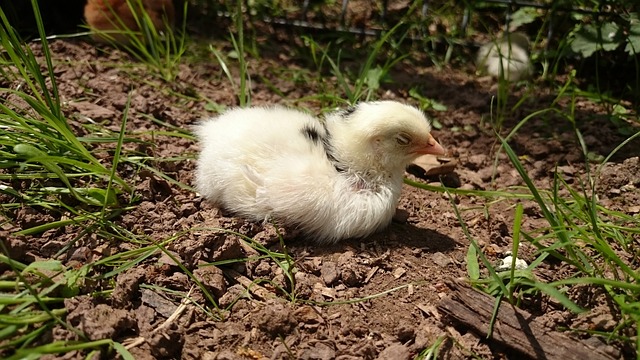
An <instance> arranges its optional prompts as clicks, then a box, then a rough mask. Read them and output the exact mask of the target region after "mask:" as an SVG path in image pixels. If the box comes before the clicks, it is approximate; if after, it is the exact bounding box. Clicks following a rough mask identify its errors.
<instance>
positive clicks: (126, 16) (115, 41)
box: [91, 0, 187, 82]
mask: <svg viewBox="0 0 640 360" xmlns="http://www.w3.org/2000/svg"><path fill="white" fill-rule="evenodd" d="M104 3H105V4H106V10H101V14H100V15H101V17H103V18H104V19H105V20H106V21H107V23H106V24H102V25H101V26H100V27H104V28H97V27H96V28H91V31H92V33H93V35H94V38H95V39H98V40H99V41H101V42H106V43H109V44H111V45H112V46H114V47H122V48H124V49H125V50H127V51H128V52H129V53H130V54H132V55H133V56H134V57H135V58H136V59H137V60H138V61H140V62H142V63H144V64H146V65H147V66H148V67H149V68H150V69H152V70H153V72H155V73H156V74H158V75H159V76H160V78H162V79H163V80H165V81H167V82H171V81H174V80H175V78H176V76H177V74H178V70H179V69H178V65H179V64H180V63H181V61H182V56H183V55H184V53H185V51H186V18H187V2H186V1H185V2H184V3H183V7H182V9H178V10H180V11H182V16H181V18H182V23H181V24H180V28H176V27H174V14H173V10H171V11H168V10H167V11H166V12H162V13H161V14H159V13H157V12H154V13H150V12H148V11H147V10H146V8H145V1H143V0H126V5H127V7H128V11H125V10H122V9H120V10H119V11H120V12H118V11H116V9H114V8H113V7H112V6H111V4H110V3H109V2H107V1H105V2H104ZM171 9H173V8H171ZM152 16H153V17H152ZM158 16H160V18H158ZM103 22H104V21H103ZM107 24H108V25H107Z"/></svg>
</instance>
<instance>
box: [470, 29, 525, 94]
mask: <svg viewBox="0 0 640 360" xmlns="http://www.w3.org/2000/svg"><path fill="white" fill-rule="evenodd" d="M476 65H477V67H478V70H479V71H480V72H482V73H485V74H489V75H491V76H493V77H494V78H497V79H500V78H504V79H505V80H507V81H510V82H515V81H519V80H523V79H525V78H527V77H529V76H530V75H531V72H532V66H531V60H529V38H527V36H526V35H525V34H523V33H519V32H513V33H509V34H508V35H507V36H505V37H503V38H501V39H498V40H496V41H492V42H490V43H487V44H485V45H483V46H482V47H480V50H478V56H477V58H476Z"/></svg>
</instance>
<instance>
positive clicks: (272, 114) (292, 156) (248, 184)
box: [195, 101, 444, 243]
mask: <svg viewBox="0 0 640 360" xmlns="http://www.w3.org/2000/svg"><path fill="white" fill-rule="evenodd" d="M430 131H431V126H430V125H429V122H428V121H427V119H426V117H425V116H424V114H423V113H422V112H421V111H420V110H418V109H416V108H414V107H411V106H408V105H404V104H401V103H398V102H395V101H378V102H365V103H360V104H358V105H356V106H353V107H350V108H349V109H347V110H342V111H336V112H333V113H330V114H329V115H327V116H326V118H325V119H324V121H322V120H320V119H318V118H315V117H313V116H311V115H308V114H306V113H303V112H300V111H296V110H291V109H287V108H283V107H269V108H265V107H256V108H248V109H233V110H230V111H227V112H226V113H224V114H223V115H221V116H220V117H218V118H213V119H208V120H205V121H204V122H203V123H202V124H200V125H199V126H198V128H197V130H196V132H197V136H198V138H199V140H200V145H201V154H200V156H199V158H198V165H197V173H196V180H195V182H196V189H197V191H198V192H199V193H200V194H201V195H202V196H203V197H205V198H206V199H208V200H210V201H212V202H213V203H214V204H216V205H217V206H220V207H222V208H223V209H225V210H228V211H231V212H232V213H235V214H237V215H240V216H243V217H246V218H250V219H254V220H257V221H264V220H269V219H273V220H275V221H276V222H277V223H279V224H280V225H285V226H293V227H296V228H299V229H301V230H302V231H303V232H304V233H306V234H307V235H309V236H310V237H312V238H314V239H316V240H317V241H320V242H326V243H331V242H337V241H338V240H341V239H345V238H353V237H364V236H367V235H369V234H371V233H373V232H375V231H377V230H380V229H382V228H384V227H385V226H387V225H388V224H389V223H390V222H391V218H392V216H393V215H394V213H395V209H396V205H397V202H398V199H399V197H400V190H401V188H402V180H403V175H404V171H405V167H406V166H407V165H408V164H409V163H410V162H411V161H412V160H413V159H415V158H416V157H418V156H419V155H420V154H435V155H441V154H444V149H443V148H442V146H440V144H438V142H436V140H435V139H434V138H433V136H431V134H430Z"/></svg>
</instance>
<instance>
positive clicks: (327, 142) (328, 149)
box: [322, 126, 347, 173]
mask: <svg viewBox="0 0 640 360" xmlns="http://www.w3.org/2000/svg"><path fill="white" fill-rule="evenodd" d="M325 132H326V135H325V136H324V138H322V146H323V147H324V152H325V154H327V159H329V162H331V164H333V167H334V168H335V169H336V171H337V172H339V173H343V172H346V171H347V168H346V167H345V166H344V165H343V164H342V163H340V161H339V160H338V159H337V158H336V157H335V155H334V154H333V153H334V151H335V150H334V149H333V145H332V144H331V134H330V133H329V131H328V130H327V128H326V126H325Z"/></svg>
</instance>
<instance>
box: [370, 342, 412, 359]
mask: <svg viewBox="0 0 640 360" xmlns="http://www.w3.org/2000/svg"><path fill="white" fill-rule="evenodd" d="M377 359H378V360H405V359H411V352H410V351H409V348H408V347H406V346H404V345H402V344H398V343H395V344H392V345H390V346H388V347H387V348H386V349H384V350H382V352H380V354H379V355H378V357H377Z"/></svg>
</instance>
